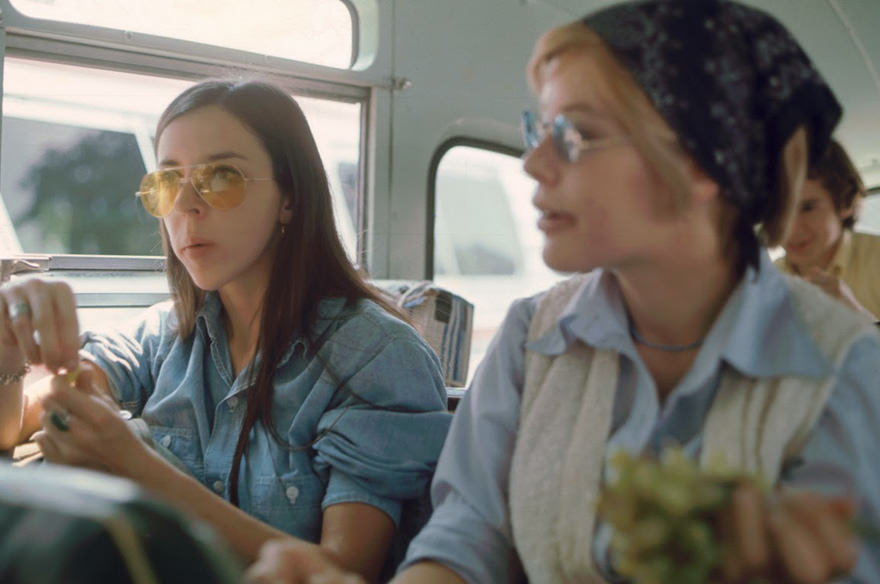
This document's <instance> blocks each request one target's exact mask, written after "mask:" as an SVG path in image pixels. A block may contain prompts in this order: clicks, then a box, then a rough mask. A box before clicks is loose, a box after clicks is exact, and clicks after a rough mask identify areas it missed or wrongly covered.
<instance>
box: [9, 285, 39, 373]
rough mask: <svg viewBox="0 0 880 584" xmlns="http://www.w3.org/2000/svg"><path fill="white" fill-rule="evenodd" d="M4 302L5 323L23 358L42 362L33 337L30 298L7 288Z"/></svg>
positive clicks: (16, 290)
mask: <svg viewBox="0 0 880 584" xmlns="http://www.w3.org/2000/svg"><path fill="white" fill-rule="evenodd" d="M4 301H5V304H6V323H7V326H8V327H9V328H8V330H9V332H10V333H11V335H12V337H14V338H15V342H16V343H17V344H18V347H19V349H20V350H21V352H22V353H24V357H25V359H27V360H28V361H30V362H31V363H42V362H43V360H42V358H41V356H40V347H39V346H38V345H37V343H36V340H35V339H34V328H33V321H32V318H33V309H32V308H31V304H30V300H29V299H28V297H27V296H26V295H25V294H23V293H22V292H21V291H20V290H18V289H14V290H9V291H7V292H6V294H4Z"/></svg>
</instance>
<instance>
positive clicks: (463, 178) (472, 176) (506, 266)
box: [434, 145, 564, 375]
mask: <svg viewBox="0 0 880 584" xmlns="http://www.w3.org/2000/svg"><path fill="white" fill-rule="evenodd" d="M434 188H435V191H434V192H435V207H434V210H435V215H434V280H435V281H436V282H437V284H438V285H440V286H442V287H444V288H448V289H449V290H452V291H454V292H455V293H456V294H460V295H461V296H463V297H464V298H466V299H467V300H469V301H471V302H473V304H474V335H473V340H472V343H471V359H470V364H471V365H470V372H471V375H472V374H473V371H474V369H475V367H476V366H477V365H478V364H479V362H480V360H481V359H482V358H483V355H484V354H485V352H486V348H487V346H488V344H489V341H490V340H491V339H492V336H493V335H494V333H495V331H496V329H497V328H498V326H499V325H500V324H501V321H502V320H503V319H504V315H505V314H506V313H507V308H508V306H509V305H510V303H511V302H512V301H513V300H515V299H517V298H521V297H524V296H529V295H531V294H535V293H537V292H539V291H541V290H544V289H546V288H548V287H549V286H551V285H552V284H553V283H554V282H556V281H558V280H560V279H562V278H563V277H564V276H563V275H561V274H557V273H555V272H554V271H553V270H551V269H550V268H548V267H547V266H546V265H544V262H543V261H542V260H541V248H542V246H543V239H542V238H543V236H542V235H541V232H540V231H539V230H538V228H537V225H536V222H537V219H538V214H537V211H536V210H535V208H534V207H533V206H532V202H531V201H532V194H533V191H534V188H535V182H534V180H532V179H531V178H530V177H529V176H528V175H526V173H525V172H524V171H523V170H522V162H521V161H520V160H519V158H517V157H515V156H511V155H508V154H503V153H500V152H495V151H491V150H487V149H485V148H478V147H474V146H468V145H462V146H453V147H452V148H450V149H449V150H447V151H446V153H445V154H444V155H443V157H442V158H441V159H440V162H439V164H438V166H437V171H436V177H435V185H434Z"/></svg>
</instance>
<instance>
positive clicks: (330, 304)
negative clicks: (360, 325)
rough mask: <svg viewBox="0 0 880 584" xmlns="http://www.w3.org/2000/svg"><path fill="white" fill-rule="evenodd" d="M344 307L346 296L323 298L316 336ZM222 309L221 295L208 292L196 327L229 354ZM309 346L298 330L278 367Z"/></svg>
mask: <svg viewBox="0 0 880 584" xmlns="http://www.w3.org/2000/svg"><path fill="white" fill-rule="evenodd" d="M344 308H345V299H344V298H326V299H324V300H321V302H320V304H319V305H318V318H317V320H316V321H315V326H314V329H315V331H314V333H315V338H318V337H320V336H321V335H322V334H324V332H326V331H327V328H328V327H329V326H330V325H331V324H332V323H333V322H335V321H336V320H337V319H338V317H339V316H340V315H341V313H342V311H343V309H344ZM222 309H223V303H222V302H221V301H220V295H219V294H217V292H213V291H212V292H207V293H206V294H205V299H204V302H203V304H202V309H201V310H200V311H199V313H198V315H197V316H196V328H197V329H198V331H199V333H200V334H202V335H204V336H206V337H207V338H208V339H209V340H210V343H211V345H214V346H218V347H220V348H221V349H223V350H225V354H228V353H229V349H228V344H227V338H226V331H225V329H224V328H223V321H222V319H221V311H222ZM309 348H310V341H309V339H308V338H307V337H306V335H304V334H302V333H301V332H299V331H298V332H297V333H296V334H294V335H293V339H292V340H291V343H290V345H289V346H288V347H287V349H286V350H285V351H284V354H283V355H282V356H281V360H280V361H279V362H278V367H283V366H284V365H286V364H287V362H288V361H289V360H290V358H291V357H292V356H293V354H294V353H295V352H296V350H297V349H301V350H302V351H303V352H305V353H307V352H308V351H309ZM261 357H262V355H261V354H258V355H257V356H256V358H255V359H254V367H255V368H256V367H259V364H260V359H261Z"/></svg>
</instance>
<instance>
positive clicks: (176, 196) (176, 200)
mask: <svg viewBox="0 0 880 584" xmlns="http://www.w3.org/2000/svg"><path fill="white" fill-rule="evenodd" d="M173 188H174V192H173V200H172V205H171V206H172V207H175V206H178V205H180V207H181V210H183V211H186V210H187V209H188V208H189V207H192V203H188V201H189V200H190V199H189V196H188V193H187V194H184V191H185V190H186V191H191V192H192V194H194V195H195V199H192V200H193V201H198V202H199V203H201V204H205V205H206V204H207V201H205V199H204V197H203V196H202V193H201V191H200V187H199V183H198V178H196V177H194V176H192V175H189V176H178V177H177V182H176V183H175V185H174V187H173Z"/></svg>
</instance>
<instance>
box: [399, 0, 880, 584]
mask: <svg viewBox="0 0 880 584" xmlns="http://www.w3.org/2000/svg"><path fill="white" fill-rule="evenodd" d="M528 73H529V79H530V81H531V84H532V86H533V88H534V89H535V91H536V94H537V99H538V109H539V113H537V114H534V115H533V114H526V115H525V118H524V120H525V124H524V125H525V135H526V144H527V148H528V153H527V156H526V157H525V169H526V171H527V172H528V173H529V174H531V175H532V176H533V177H534V178H535V179H536V180H537V182H538V189H537V192H536V194H535V196H534V204H535V206H536V207H537V208H538V209H539V211H540V213H541V217H540V220H539V223H538V225H539V227H540V228H541V230H542V231H543V232H544V234H545V237H546V239H545V246H544V251H543V256H544V260H545V261H546V263H547V264H548V265H549V266H551V267H552V268H554V269H557V270H563V271H569V272H582V273H585V274H586V275H582V276H578V277H575V278H574V279H572V280H570V281H568V282H565V283H562V284H560V285H558V286H556V287H555V288H553V289H551V290H549V291H547V292H545V293H543V294H541V295H538V296H536V297H533V298H528V299H525V300H522V301H518V302H517V303H515V304H514V305H513V306H512V307H511V309H510V312H509V313H508V316H507V319H506V321H505V322H504V325H503V327H502V329H501V332H500V334H499V335H498V336H497V337H496V339H495V340H494V343H493V346H492V348H491V350H490V352H489V354H488V355H487V357H486V358H485V360H484V361H483V363H482V365H481V367H480V369H479V371H478V372H477V373H476V376H475V378H474V381H473V385H472V387H471V390H470V391H469V392H468V395H467V397H466V398H465V399H464V401H463V402H462V404H461V405H460V406H459V408H458V411H457V413H456V417H455V419H454V420H453V425H452V428H451V430H450V435H449V437H448V439H447V442H446V445H445V447H444V451H443V454H442V455H441V460H440V463H439V466H438V472H437V474H436V476H435V479H434V483H433V497H434V503H435V510H434V514H433V515H432V517H431V520H430V522H429V523H428V525H427V526H426V527H425V529H423V530H422V532H421V533H420V534H419V536H418V537H417V538H416V539H415V540H414V542H413V543H412V545H411V546H410V548H409V551H408V555H407V562H406V566H407V567H406V568H405V569H404V571H403V572H402V574H401V575H400V576H399V577H398V580H397V581H399V582H460V581H466V582H510V581H516V580H517V579H519V578H522V577H523V576H525V577H527V578H528V580H529V581H530V582H532V583H545V582H546V583H552V582H603V581H615V580H616V574H615V565H614V559H613V557H612V556H611V554H610V553H609V541H610V539H611V536H612V532H611V528H610V527H609V526H608V525H607V524H606V523H604V522H603V521H602V520H601V518H598V519H597V517H596V515H595V511H594V509H595V507H594V506H595V502H596V498H597V495H598V494H599V493H600V492H601V489H602V488H603V486H602V485H603V480H606V479H608V476H609V472H608V463H609V459H610V458H611V457H612V456H613V455H614V454H615V453H616V452H619V451H625V452H628V453H630V454H632V455H634V456H641V455H644V454H651V453H657V452H658V451H660V449H661V448H662V447H664V446H665V445H667V444H669V443H675V444H678V445H680V446H681V448H682V449H683V451H684V453H685V454H686V455H687V456H689V457H690V458H692V459H693V460H694V461H697V462H698V463H699V464H701V465H705V464H709V461H711V460H713V459H717V458H718V457H719V456H720V457H722V458H723V459H725V460H726V462H727V463H728V464H731V465H734V466H736V467H738V468H740V469H741V470H743V471H746V472H753V473H758V474H761V475H763V477H765V478H766V479H767V480H768V481H769V482H771V483H773V484H774V485H775V487H776V488H775V489H774V493H775V496H774V497H773V498H772V499H771V498H765V497H763V496H762V495H760V494H759V492H758V490H757V489H755V488H751V487H741V488H739V489H738V490H736V491H735V493H734V495H733V496H732V499H731V502H730V504H729V508H728V509H726V510H725V512H724V515H723V516H724V517H725V518H726V520H725V521H724V524H723V525H722V529H721V534H722V537H723V538H724V541H725V542H727V543H728V544H729V545H730V546H731V547H730V549H731V552H730V553H729V554H728V557H727V561H726V562H725V563H724V565H723V570H722V572H723V574H722V575H721V576H720V578H719V579H720V580H722V581H725V582H746V581H755V580H756V579H759V578H763V579H764V581H773V582H782V581H784V582H826V581H829V580H831V579H833V578H836V577H839V576H841V575H843V574H847V573H850V574H851V576H850V577H851V578H852V580H851V581H858V582H877V581H880V549H878V547H877V546H876V544H875V545H872V546H868V545H862V546H861V547H860V545H859V543H858V542H857V540H856V538H855V536H853V535H852V534H851V532H850V530H849V526H848V524H847V522H848V521H849V517H848V516H847V515H848V513H847V512H843V513H841V512H840V510H841V508H847V507H849V509H848V511H849V512H855V513H857V514H858V515H859V516H860V517H862V518H864V519H867V520H869V521H872V522H874V524H877V523H878V522H880V492H878V491H877V489H876V485H877V484H880V468H878V465H877V458H876V451H875V445H876V444H877V443H878V441H880V433H878V428H880V393H878V392H877V391H876V379H877V376H878V374H880V335H878V333H877V331H876V330H874V326H873V324H872V323H870V322H868V321H866V320H865V319H863V318H862V317H861V316H859V315H857V314H855V313H853V312H851V311H850V310H849V309H847V308H846V307H844V306H843V305H842V304H840V303H838V302H836V301H834V300H833V299H831V298H830V297H828V296H827V295H825V294H824V293H823V292H822V291H820V290H818V289H817V288H815V287H813V286H811V285H809V284H806V283H804V282H803V281H801V280H798V279H795V278H791V279H789V278H787V277H785V276H783V275H782V274H780V273H779V272H778V271H777V270H776V269H775V268H774V266H773V264H772V262H771V261H770V259H769V256H768V254H767V252H766V249H765V248H766V247H767V246H772V245H778V244H780V243H781V242H783V241H784V240H785V237H786V233H787V231H788V229H789V225H790V223H791V217H792V215H793V213H794V211H795V209H796V208H797V198H798V193H799V192H800V188H801V185H802V183H803V181H804V178H805V175H806V172H807V168H808V165H809V163H810V162H811V161H812V162H815V161H816V160H817V159H818V158H819V156H820V155H821V153H822V152H823V151H824V150H825V147H826V144H827V143H828V139H829V136H830V134H831V132H832V130H833V128H834V126H835V125H836V123H837V121H838V119H839V117H840V114H841V110H840V107H839V105H838V103H837V101H836V99H835V97H834V95H833V94H832V93H831V91H830V90H829V89H828V87H827V86H826V85H825V83H824V82H823V80H822V79H821V77H820V76H819V75H818V73H817V72H816V71H815V69H814V68H813V66H812V65H811V63H810V61H809V59H808V58H807V56H806V55H805V54H804V52H803V50H802V49H801V48H800V46H799V45H798V44H797V42H796V41H795V40H794V39H793V38H792V37H791V35H790V34H789V33H788V31H787V30H786V29H785V28H784V27H783V26H782V25H781V24H779V23H778V22H777V21H776V20H775V19H773V18H772V17H770V16H769V15H767V14H766V13H764V12H762V11H759V10H756V9H753V8H750V7H746V6H744V5H741V4H738V3H735V2H727V1H718V0H678V1H664V0H648V1H645V2H632V3H625V4H619V5H616V6H613V7H609V8H606V9H603V10H600V11H598V12H596V13H594V14H591V15H589V16H587V17H586V18H585V19H583V20H582V21H578V22H574V23H572V24H570V25H568V26H563V27H561V28H559V29H555V30H551V31H550V32H548V33H546V34H545V35H544V36H542V37H541V38H540V39H539V41H538V42H537V45H536V47H535V50H534V53H533V57H532V60H531V62H530V64H529V69H528ZM854 507H855V508H857V510H856V509H854Z"/></svg>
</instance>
